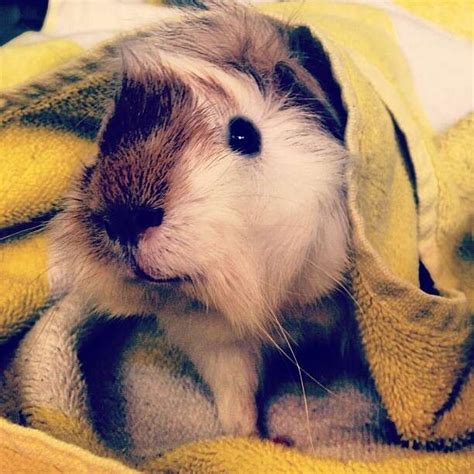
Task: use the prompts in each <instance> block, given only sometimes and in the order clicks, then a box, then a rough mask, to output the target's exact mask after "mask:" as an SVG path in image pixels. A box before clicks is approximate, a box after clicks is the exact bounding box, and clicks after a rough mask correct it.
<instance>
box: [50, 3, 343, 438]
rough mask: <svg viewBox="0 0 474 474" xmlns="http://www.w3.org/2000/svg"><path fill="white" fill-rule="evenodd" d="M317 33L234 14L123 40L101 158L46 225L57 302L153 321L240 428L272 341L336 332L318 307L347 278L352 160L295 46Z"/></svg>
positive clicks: (230, 424) (250, 412)
mask: <svg viewBox="0 0 474 474" xmlns="http://www.w3.org/2000/svg"><path fill="white" fill-rule="evenodd" d="M292 32H293V33H294V35H292ZM307 34H308V31H307V30H306V29H299V30H298V29H293V30H291V28H290V27H287V26H285V25H283V24H280V23H278V22H277V21H275V20H273V19H270V18H267V17H265V16H263V15H260V14H258V13H256V12H253V11H249V10H247V9H246V8H243V7H236V6H232V7H228V8H216V9H215V10H213V9H211V10H210V11H206V12H203V13H199V14H196V13H192V14H185V15H184V17H183V19H182V20H180V21H179V22H178V23H173V24H167V23H164V24H163V25H158V26H157V27H156V28H154V29H151V30H150V31H148V32H146V33H144V34H141V35H137V36H135V37H130V38H128V39H126V40H124V45H123V59H124V61H123V71H122V85H121V90H120V92H119V93H118V94H117V97H116V100H115V104H114V106H113V107H112V109H111V112H110V114H109V116H108V117H107V119H106V120H105V122H104V125H103V128H102V132H101V136H100V145H99V153H98V156H97V158H96V160H95V162H94V163H93V164H92V165H91V166H88V167H87V168H86V169H85V170H84V173H83V175H82V176H81V178H80V179H79V180H78V182H77V183H76V184H75V187H74V189H73V190H72V192H71V193H70V195H69V197H68V198H67V199H66V205H65V209H64V211H63V212H61V213H60V214H59V215H58V216H57V218H55V220H54V222H53V224H52V228H51V235H52V248H51V252H52V255H53V256H54V260H55V262H56V265H58V266H61V267H62V268H64V269H66V272H67V273H68V275H69V280H70V284H69V288H68V290H67V293H68V294H67V295H66V296H65V297H64V298H65V299H67V300H68V301H69V302H70V304H72V305H75V306H76V307H78V306H79V307H80V311H81V312H82V313H83V314H88V313H90V312H91V311H100V312H106V313H109V314H111V315H117V316H127V315H134V314H156V316H157V317H158V318H159V319H160V321H161V324H162V326H163V328H164V329H165V333H166V336H167V338H168V340H169V341H170V343H171V344H174V345H176V346H178V347H180V348H181V349H182V350H183V351H184V352H185V353H186V354H187V355H188V356H189V358H190V359H191V361H192V362H193V363H194V365H195V366H196V368H197V370H198V371H199V373H200V374H201V375H202V377H203V379H204V380H205V381H206V382H207V383H208V385H209V386H210V388H211V390H212V393H213V395H214V399H215V402H216V406H217V409H218V415H219V419H220V421H221V424H222V427H223V429H224V431H225V432H227V433H229V434H250V433H253V432H255V430H256V409H255V401H254V398H255V393H256V390H257V386H258V381H259V370H260V365H261V355H260V354H261V350H262V347H263V346H264V345H270V344H272V342H274V343H277V344H280V343H281V341H285V339H286V338H287V337H291V336H292V335H291V332H292V328H296V327H298V324H292V321H297V320H298V319H301V318H306V319H313V320H314V323H315V326H317V327H319V328H321V331H322V332H325V333H327V332H328V331H329V332H330V331H333V330H334V331H335V332H336V334H337V333H338V332H339V331H340V329H339V326H340V323H339V321H338V319H337V316H336V315H337V312H334V311H331V312H330V313H328V312H326V311H325V310H324V309H323V308H322V307H321V305H318V302H319V301H320V300H321V299H322V298H323V297H325V296H326V295H328V294H330V293H331V292H332V291H333V290H334V289H335V288H336V287H337V286H338V284H339V283H340V282H341V279H342V276H343V273H344V272H345V270H346V265H347V255H348V245H349V244H348V233H349V232H348V220H347V216H346V208H345V198H344V175H345V167H346V163H347V161H348V155H347V152H346V150H345V148H344V147H343V145H342V144H341V131H340V129H341V126H342V125H341V124H342V122H343V119H341V117H340V115H338V110H337V106H336V107H334V106H333V105H332V103H331V100H330V98H329V97H328V96H327V94H326V93H325V91H324V84H322V83H320V82H318V80H317V79H315V78H314V77H313V75H312V74H310V73H309V72H308V69H307V68H305V67H304V64H303V62H304V61H303V60H302V58H301V57H298V54H297V53H295V51H294V47H295V45H297V43H298V41H296V42H295V38H296V37H297V36H298V35H299V36H303V37H306V36H307ZM303 39H304V38H303ZM299 42H300V43H301V41H299ZM325 80H327V79H325ZM322 82H324V81H322ZM63 307H65V308H67V307H68V305H67V304H66V305H63ZM286 331H288V332H290V335H289V336H287V335H286ZM295 331H296V332H297V330H296V329H295ZM300 336H301V334H300Z"/></svg>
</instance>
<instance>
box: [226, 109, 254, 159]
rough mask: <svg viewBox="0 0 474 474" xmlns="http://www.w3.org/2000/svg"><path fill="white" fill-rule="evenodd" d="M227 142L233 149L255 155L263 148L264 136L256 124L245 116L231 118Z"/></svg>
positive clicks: (242, 153)
mask: <svg viewBox="0 0 474 474" xmlns="http://www.w3.org/2000/svg"><path fill="white" fill-rule="evenodd" d="M227 143H228V145H229V147H230V149H231V150H232V151H235V152H237V153H240V154H241V155H245V156H249V157H251V156H254V155H256V154H258V153H260V150H261V149H262V137H261V135H260V131H259V130H258V129H257V127H255V125H254V124H253V123H252V122H251V121H250V120H248V119H246V118H244V117H234V118H233V119H231V120H230V122H229V126H228V131H227Z"/></svg>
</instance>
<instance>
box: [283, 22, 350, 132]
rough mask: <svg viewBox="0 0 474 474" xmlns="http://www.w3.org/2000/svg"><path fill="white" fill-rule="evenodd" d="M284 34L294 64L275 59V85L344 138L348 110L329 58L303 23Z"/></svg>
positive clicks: (326, 127) (330, 129) (327, 127)
mask: <svg viewBox="0 0 474 474" xmlns="http://www.w3.org/2000/svg"><path fill="white" fill-rule="evenodd" d="M285 36H286V38H287V44H288V48H289V50H290V52H291V55H292V57H293V58H294V59H295V60H296V61H297V66H295V64H294V63H293V64H287V63H284V62H279V63H277V65H276V67H275V81H276V83H277V87H279V88H280V89H281V90H283V91H284V92H286V93H287V94H288V95H289V96H290V97H292V98H293V100H295V101H296V102H297V103H301V104H302V105H303V104H304V105H305V106H306V107H307V108H310V109H311V110H312V111H313V112H314V113H315V115H316V116H317V118H318V120H320V122H321V123H322V125H323V127H324V128H325V129H326V130H327V131H328V132H330V133H331V134H332V135H334V136H335V137H336V138H338V139H339V140H340V141H343V140H344V131H345V126H346V122H347V113H346V110H345V108H344V105H343V103H342V97H341V88H340V87H339V84H338V83H337V81H336V80H335V79H334V76H333V73H332V68H331V62H330V60H329V57H328V55H327V54H326V52H325V51H324V48H323V46H322V44H321V43H320V42H319V41H318V39H317V38H315V37H314V36H313V35H312V33H311V31H310V29H309V28H308V27H306V26H296V27H291V28H289V29H288V30H287V31H286V35H285Z"/></svg>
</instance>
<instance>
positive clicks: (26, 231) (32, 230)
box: [0, 223, 46, 242]
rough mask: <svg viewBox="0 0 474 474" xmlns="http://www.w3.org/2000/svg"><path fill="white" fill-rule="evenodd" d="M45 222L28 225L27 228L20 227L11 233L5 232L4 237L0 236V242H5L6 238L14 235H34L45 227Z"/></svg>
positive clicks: (8, 238)
mask: <svg viewBox="0 0 474 474" xmlns="http://www.w3.org/2000/svg"><path fill="white" fill-rule="evenodd" d="M45 226H46V223H43V224H39V225H37V226H35V227H28V228H27V229H21V230H18V231H17V232H13V234H7V235H5V236H4V237H2V238H0V242H5V241H6V240H10V239H13V238H15V237H21V236H23V235H35V234H39V233H41V232H42V231H43V230H44V229H45Z"/></svg>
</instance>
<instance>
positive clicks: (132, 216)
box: [105, 206, 165, 245]
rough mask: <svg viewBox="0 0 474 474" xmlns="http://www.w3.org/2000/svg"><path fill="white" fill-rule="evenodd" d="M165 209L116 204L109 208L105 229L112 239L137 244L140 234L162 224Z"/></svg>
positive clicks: (124, 243) (125, 243)
mask: <svg viewBox="0 0 474 474" xmlns="http://www.w3.org/2000/svg"><path fill="white" fill-rule="evenodd" d="M164 216H165V211H164V209H163V208H161V207H158V208H152V207H125V206H115V207H113V208H112V209H110V210H109V213H108V218H107V219H106V223H105V230H106V232H107V234H108V235H109V237H110V238H111V239H112V240H118V241H119V242H120V243H121V244H122V245H127V244H132V245H135V244H136V243H137V241H138V236H139V235H140V234H141V233H142V232H143V231H145V230H146V229H148V227H155V226H159V225H161V223H162V222H163V218H164Z"/></svg>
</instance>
